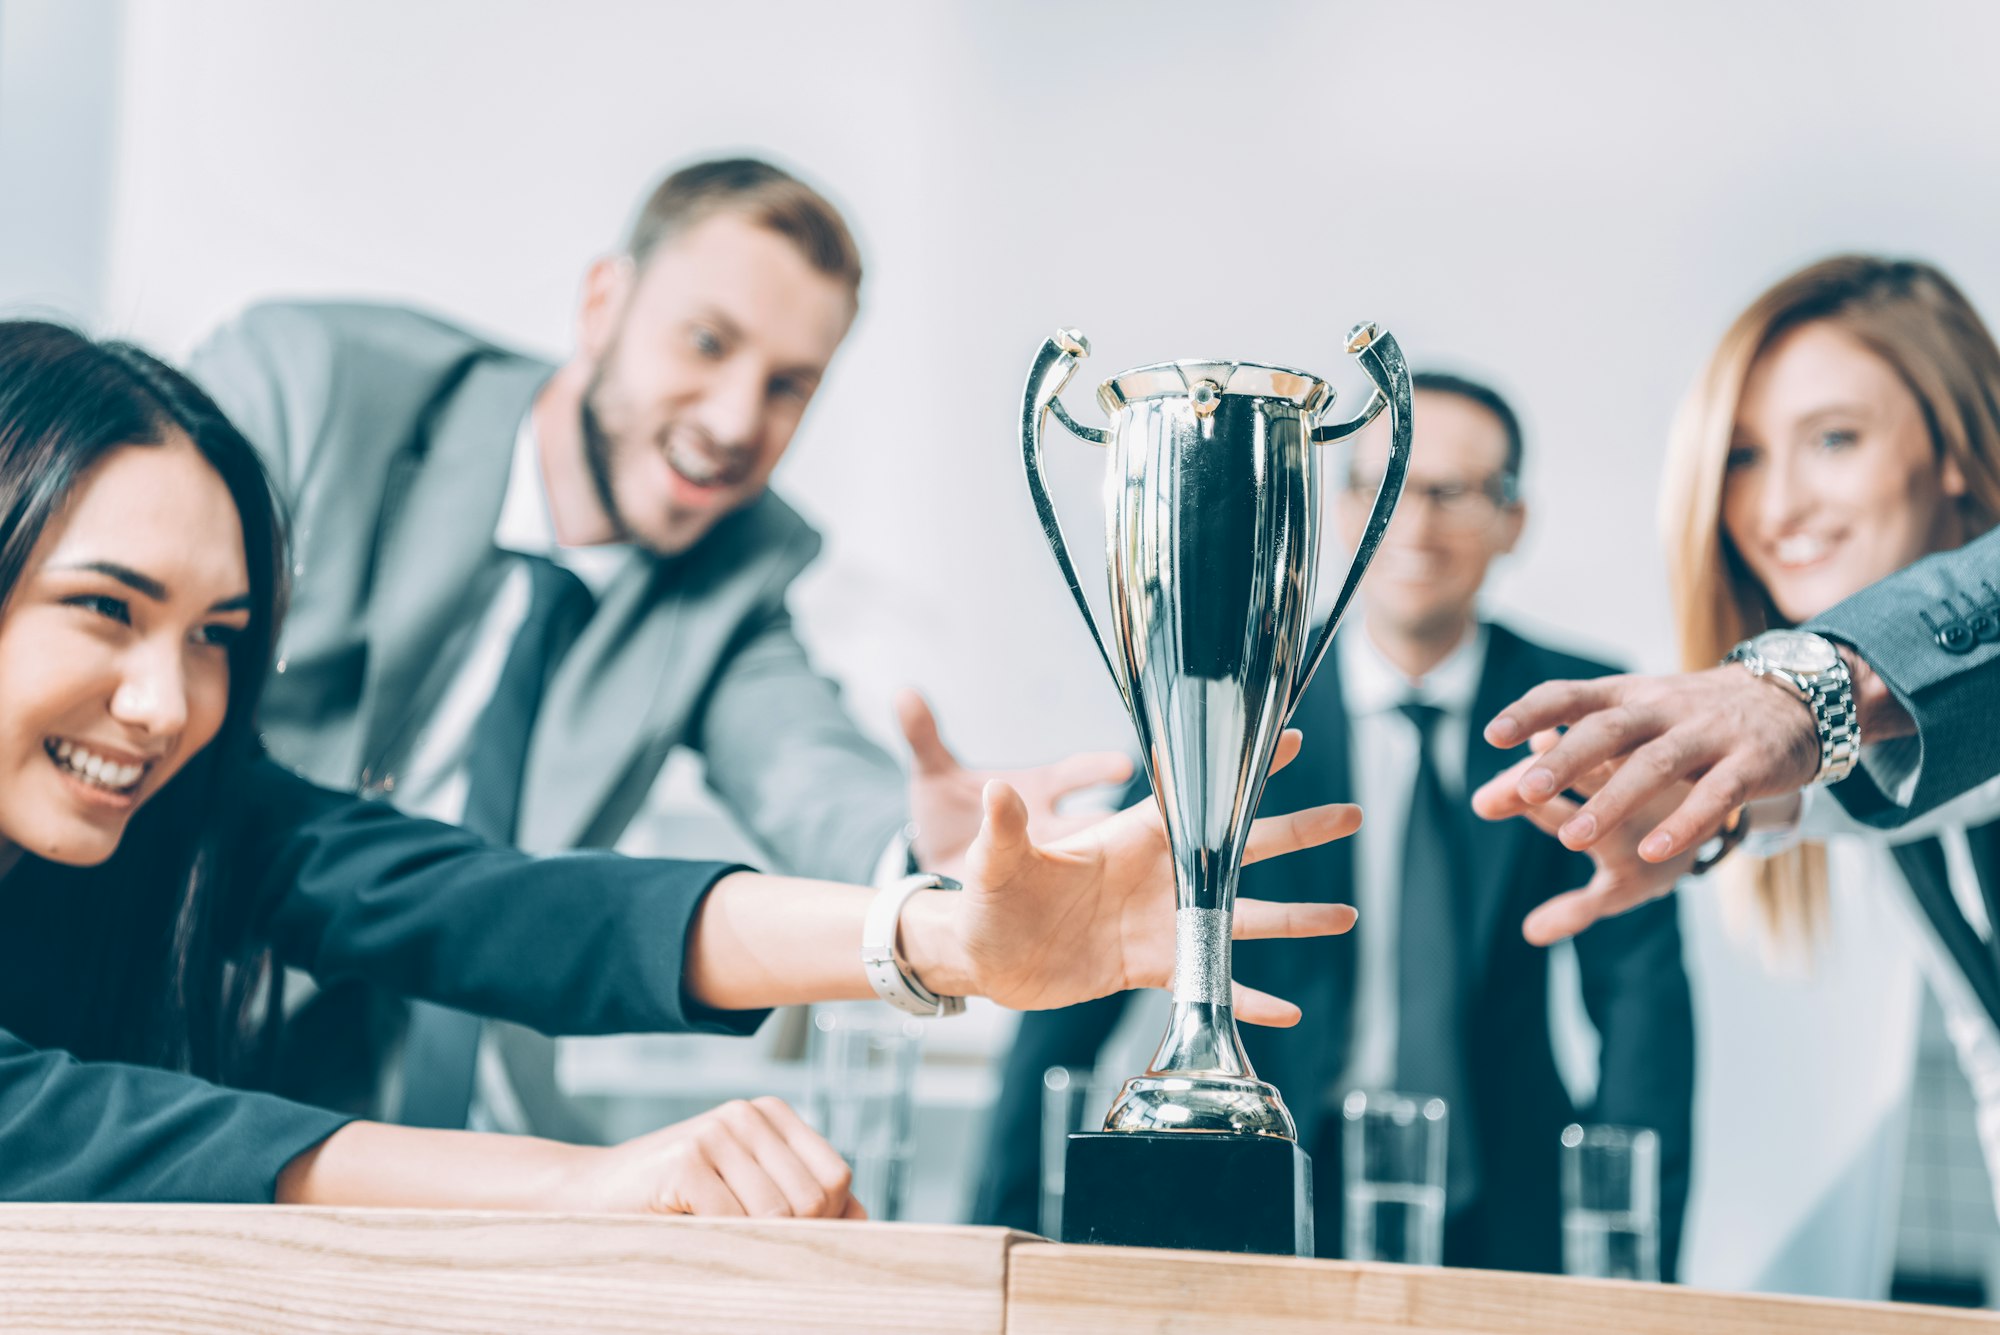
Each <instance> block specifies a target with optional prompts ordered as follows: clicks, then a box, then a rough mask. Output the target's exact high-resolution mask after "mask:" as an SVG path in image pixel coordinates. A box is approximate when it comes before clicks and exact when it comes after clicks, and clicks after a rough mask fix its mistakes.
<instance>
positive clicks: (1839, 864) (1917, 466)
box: [1662, 256, 2000, 1297]
mask: <svg viewBox="0 0 2000 1335" xmlns="http://www.w3.org/2000/svg"><path fill="white" fill-rule="evenodd" d="M1662 504H1663V517H1664V521H1665V532H1666V535H1667V546H1668V555H1669V560H1670V566H1669V574H1670V577H1671V587H1672V589H1673V592H1674V602H1675V612H1676V619H1677V621H1678V625H1679V630H1680V640H1681V649H1682V665H1683V666H1684V667H1686V668H1689V669H1693V668H1695V667H1697V666H1708V665H1710V664H1713V663H1715V662H1718V661H1720V659H1721V658H1722V656H1723V655H1724V654H1726V653H1728V652H1729V649H1730V648H1731V647H1732V646H1733V645H1735V644H1736V643H1737V642H1738V641H1739V640H1742V639H1745V638H1747V637H1749V636H1751V635H1755V634H1757V633H1758V632H1760V631H1762V630H1766V629H1768V628H1770V627H1773V626H1790V625H1798V624H1802V623H1805V622H1808V621H1810V620H1812V619H1813V618H1814V617H1816V616H1818V615H1819V614H1820V613H1822V612H1824V611H1826V610H1827V609H1828V608H1829V607H1832V606H1833V605H1834V604H1835V603H1838V602H1841V601H1842V600H1844V599H1846V598H1848V597H1850V596H1852V595H1853V594H1855V593H1858V592H1860V591H1861V590H1862V589H1863V588H1865V587H1866V586H1868V585H1870V584H1872V583H1874V582H1875V581H1877V580H1880V579H1883V578H1885V577H1887V576H1888V575H1890V574H1892V573H1894V572H1895V571H1897V570H1899V569H1901V568H1903V567H1904V566H1907V565H1909V564H1910V563H1911V562H1912V561H1915V560H1917V559H1918V558H1920V557H1923V556H1925V555H1928V554H1930V553H1932V552H1935V551H1943V550H1949V549H1952V548H1955V547H1957V546H1959V545H1960V544H1961V543H1963V542H1965V541H1966V540H1967V539H1968V538H1970V537H1973V536H1976V535H1978V534H1980V533H1984V532H1986V531H1988V530H1989V529H1991V528H1992V527H1993V525H1994V523H1995V521H1996V518H2000V348H1996V347H1995V346H1994V343H1993V338H1992V335H1991V334H1990V333H1988V332H1987V328H1986V326H1985V324H1984V323H1983V322H1982V321H1981V320H1980V318H1979V315H1978V313H1977V312H1976V311H1975V310H1974V309H1973V307H1972V304H1971V303H1970V302H1968V301H1967V300H1966V298H1965V296H1964V295H1963V294H1962V293H1961V292H1960V291H1959V289H1958V288H1957V287H1956V286H1955V285H1954V284H1953V283H1952V282H1951V280H1950V279H1948V278H1947V277H1945V275H1944V274H1943V273H1941V272H1939V271H1938V270H1937V269H1936V268H1934V267H1932V266H1930V265H1928V264H1924V263H1921V262H1917V261H1896V260H1886V259H1877V258H1874V257H1870V256H1844V257H1838V258H1834V259H1829V260H1825V261H1822V262H1820V263H1817V264H1814V265H1811V266H1809V267H1807V268H1805V269H1803V270H1801V271H1799V272H1797V273H1794V274H1791V275H1789V276H1788V277H1786V278H1785V279H1783V280H1782V281H1780V282H1779V283H1777V284H1776V285H1775V286H1773V287H1771V288H1770V289H1768V290H1767V291H1765V292H1764V293H1763V294H1761V295H1760V296H1759V297H1758V298H1757V299H1756V300H1755V301H1753V302H1751V303H1750V305H1749V306H1748V308H1747V309H1745V311H1744V312H1743V313H1742V314H1741V315H1740V316H1738V317H1737V319H1736V320H1735V321H1734V322H1733V323H1732V324H1731V325H1730V327H1729V329H1728V330H1727V332H1726V333H1724V335H1723V337H1722V339H1721V340H1720V342H1719V343H1718V344H1717V345H1716V347H1715V350H1714V352H1713V353H1712V354H1711V356H1710V358H1709V360H1708V363H1707V365H1706V366H1705V367H1704V368H1703V370H1702V373H1701V375H1700V377H1699V378H1698V380H1697V382H1696V385H1695V388H1694V389H1693V390H1692V391H1691V393H1690V395H1689V398H1688V400H1687V402H1686V404H1685V405H1684V407H1683V409H1682V411H1681V415H1680V417H1679V419H1678V422H1677V424H1676V426H1675V428H1674V432H1673V436H1672V445H1671V449H1670V452H1669V456H1668V463H1667V474H1666V485H1665V488H1664V493H1663V497H1662ZM1992 597H1993V598H1994V600H1995V601H2000V593H1996V594H1994V595H1992ZM1919 610H1921V609H1908V608H1906V609H1902V610H1900V611H1899V612H1898V613H1897V615H1899V616H1907V617H1913V618H1914V617H1916V616H1917V614H1918V611H1919ZM1948 657H1949V656H1948V655H1946V654H1945V653H1944V652H1943V651H1942V650H1941V649H1940V650H1939V658H1940V661H1945V660H1947V659H1948ZM1773 689H1781V688H1778V687H1777V686H1776V685H1775V684H1774V685H1773ZM1996 708H2000V706H1996ZM1809 794H1810V795H1809V797H1808V799H1807V801H1808V803H1809V805H1810V807H1811V808H1812V810H1811V811H1810V812H1806V813H1803V814H1804V816H1805V820H1804V822H1803V824H1802V823H1801V820H1800V817H1801V814H1802V813H1801V812H1800V810H1799V803H1798V799H1797V798H1792V799H1780V800H1778V801H1774V802H1770V803H1759V804H1757V807H1756V808H1755V809H1754V812H1753V815H1752V817H1751V822H1752V829H1753V831H1755V830H1761V831H1763V833H1762V834H1759V835H1756V836H1755V840H1756V842H1754V843H1753V844H1752V845H1751V847H1750V848H1749V849H1748V850H1747V851H1746V852H1745V853H1742V854H1739V855H1737V856H1735V857H1733V858H1731V859H1730V860H1728V861H1726V862H1724V863H1723V864H1722V866H1721V867H1720V868H1718V870H1717V871H1716V873H1715V876H1714V878H1713V879H1714V880H1715V881H1716V882H1717V883H1718V884H1717V886H1716V887H1715V888H1716V889H1718V890H1719V891H1720V892H1721V895H1722V898H1723V905H1724V908H1725V910H1726V911H1728V912H1730V913H1732V914H1733V916H1734V917H1735V920H1736V923H1737V925H1738V927H1739V929H1740V930H1742V931H1743V932H1744V933H1745V934H1746V935H1747V936H1750V937H1753V938H1754V939H1756V940H1757V942H1758V943H1759V945H1760V948H1761V949H1762V951H1763V954H1764V956H1765V958H1766V959H1767V960H1768V961H1769V962H1770V964H1771V965H1772V967H1773V970H1774V971H1775V973H1776V974H1777V975H1778V976H1779V977H1780V978H1783V979H1785V980H1787V981H1788V982H1789V983H1790V984H1791V986H1790V988H1789V989H1788V990H1789V992H1790V996H1789V997H1788V998H1786V999H1785V1000H1784V1001H1782V1002H1781V1003H1780V1004H1778V1005H1771V1006H1762V1007H1759V1008H1757V1009H1755V1010H1749V1011H1744V1012H1740V1013H1737V1014H1734V1015H1732V1016H1731V1017H1730V1020H1729V1022H1728V1023H1726V1024H1716V1025H1713V1026H1711V1029H1710V1031H1709V1032H1708V1033H1706V1034H1705V1035H1704V1039H1705V1044H1704V1048H1705V1050H1704V1065H1703V1072H1704V1077H1705V1078H1704V1080H1703V1082H1702V1083H1703V1089H1704V1094H1705V1097H1707V1098H1710V1099H1716V1100H1721V1101H1723V1102H1724V1103H1725V1104H1726V1105H1727V1107H1728V1109H1729V1110H1730V1113H1731V1114H1732V1115H1733V1114H1735V1113H1736V1112H1737V1111H1739V1110H1740V1109H1742V1108H1744V1107H1747V1106H1755V1107H1757V1108H1759V1109H1760V1110H1761V1114H1760V1116H1759V1117H1758V1118H1756V1119H1754V1121H1755V1125H1746V1126H1744V1127H1743V1128H1742V1129H1741V1131H1740V1132H1739V1134H1741V1135H1744V1136H1749V1137H1755V1138H1757V1139H1758V1140H1759V1141H1760V1142H1761V1151H1762V1152H1761V1153H1759V1154H1758V1155H1757V1156H1755V1158H1754V1159H1752V1160H1750V1161H1749V1162H1748V1163H1747V1164H1746V1165H1745V1168H1744V1173H1745V1177H1746V1181H1745V1183H1744V1185H1745V1186H1746V1188H1748V1200H1749V1201H1750V1202H1753V1204H1750V1205H1748V1206H1747V1207H1746V1208H1748V1209H1750V1210H1752V1211H1754V1212H1756V1213H1757V1214H1759V1215H1761V1216H1762V1217H1763V1219H1764V1221H1765V1225H1766V1228H1767V1229H1768V1230H1769V1231H1770V1232H1772V1233H1774V1234H1778V1235H1781V1236H1782V1235H1787V1234H1790V1235H1795V1236H1801V1237H1804V1236H1809V1237H1811V1238H1812V1239H1813V1245H1812V1247H1811V1249H1810V1251H1806V1250H1804V1249H1802V1250H1801V1252H1800V1253H1799V1255H1798V1256H1797V1257H1796V1259H1795V1261H1794V1264H1795V1265H1796V1266H1797V1267H1799V1273H1800V1280H1801V1282H1802V1283H1809V1284H1811V1285H1812V1286H1813V1287H1815V1288H1816V1289H1819V1290H1821V1291H1840V1290H1841V1289H1842V1288H1843V1287H1845V1288H1847V1290H1848V1291H1850V1292H1852V1293H1854V1295H1855V1296H1857V1297H1880V1296H1883V1295H1884V1294H1886V1293H1887V1292H1888V1290H1889V1287H1890V1284H1891V1282H1892V1277H1893V1274H1894V1270H1895V1265H1896V1253H1897V1226H1898V1219H1899V1213H1900V1204H1901V1202H1900V1200H1899V1197H1898V1195H1897V1193H1895V1192H1893V1191H1887V1190H1883V1189H1882V1182H1883V1180H1884V1179H1885V1178H1886V1179H1890V1180H1893V1177H1894V1176H1895V1175H1897V1174H1901V1173H1908V1174H1909V1175H1910V1176H1912V1177H1920V1176H1921V1175H1925V1174H1936V1175H1938V1176H1939V1177H1943V1178H1948V1179H1949V1180H1951V1181H1953V1182H1954V1183H1956V1186H1955V1187H1954V1188H1953V1189H1952V1192H1951V1196H1952V1198H1953V1199H1954V1200H1960V1199H1964V1197H1965V1196H1966V1195H1967V1194H1969V1193H1970V1192H1971V1191H1972V1189H1973V1187H1974V1186H1975V1184H1977V1185H1979V1186H1981V1187H1984V1188H1985V1192H1984V1194H1985V1195H1986V1196H1987V1197H1988V1198H1989V1199H1990V1198H1991V1197H1992V1195H1993V1192H1992V1189H1991V1182H1992V1177H1991V1175H1990V1168H1991V1166H1992V1165H1993V1164H1996V1163H2000V1029H1996V1027H1995V1026H1996V1022H2000V954H1996V953H1995V949H1996V948H1995V944H1994V935H1993V928H1992V923H1993V921H1994V916H1995V915H1994V906H1995V905H1996V904H2000V823H1996V818H2000V802H1996V800H1995V795H1994V791H1993V789H1992V786H1991V785H1988V786H1987V787H1986V788H1985V789H1983V790H1977V791H1975V792H1974V793H1972V794H1968V795H1967V798H1966V799H1962V800H1960V801H1958V802H1954V803H1947V804H1946V805H1945V806H1944V807H1942V808H1940V809H1939V810H1938V811H1937V812H1934V813H1932V814H1931V815H1930V816H1929V817H1928V818H1926V819H1924V820H1923V821H1921V822H1920V823H1918V824H1916V825H1913V826H1910V827H1906V828H1904V829H1902V830H1898V831H1894V832H1890V833H1888V834H1883V833H1880V832H1876V831H1872V830H1868V829H1867V828H1866V827H1864V826H1862V825H1860V824H1859V822H1856V821H1853V820H1851V819H1849V818H1847V817H1846V816H1845V813H1844V812H1843V811H1842V810H1841V808H1840V805H1839V803H1838V802H1837V801H1836V800H1834V798H1833V797H1832V796H1831V795H1830V794H1829V793H1828V792H1827V791H1826V790H1824V789H1819V790H1809ZM1758 854H1762V855H1763V856H1757V855H1758ZM1705 893H1707V888H1706V887H1704V888H1703V889H1699V890H1692V889H1691V890H1690V892H1689V895H1690V896H1693V895H1698V894H1705ZM1919 970H1920V971H1921V975H1922V978H1923V979H1924V980H1926V981H1927V982H1928V984H1929V988H1930V991H1931V993H1932V994H1933V995H1934V996H1935V998H1936V999H1937V1003H1938V1008H1939V1009H1938V1011H1937V1012H1936V1013H1935V1016H1934V1018H1933V1019H1932V1020H1931V1021H1930V1024H1929V1025H1928V1026H1926V1027H1927V1028H1929V1030H1930V1033H1931V1034H1933V1035H1936V1034H1937V1031H1938V1028H1939V1027H1941V1029H1942V1036H1943V1037H1945V1038H1947V1039H1948V1044H1940V1043H1938V1042H1937V1040H1936V1038H1935V1037H1933V1038H1932V1039H1931V1041H1930V1042H1929V1043H1923V1042H1921V1041H1920V1035H1921V1033H1922V1031H1921V1030H1920V1028H1919V1015H1920V1010H1919V1002H1920V1000H1921V994H1920V990H1919V984H1918V982H1917V979H1916V978H1915V977H1914V976H1912V975H1913V974H1914V973H1915V972H1917V971H1919ZM1855 975H1862V976H1868V977H1872V978H1875V979H1876V980H1877V981H1878V982H1879V983H1881V984H1882V987H1881V989H1880V991H1879V992H1878V993H1877V994H1876V995H1875V996H1874V997H1873V998H1872V999H1871V1000H1870V1002H1869V1003H1868V1004H1867V1005H1865V1006H1860V1005H1857V1006H1848V1005H1841V1004H1839V1000H1838V998H1834V997H1828V996H1824V995H1822V996H1814V995H1813V994H1814V993H1815V992H1819V991H1820V989H1819V988H1817V987H1816V986H1815V982H1816V980H1818V979H1823V978H1829V977H1852V976H1855ZM1828 1001H1832V1002H1833V1003H1834V1004H1831V1005H1828V1004H1823V1003H1825V1002H1828ZM1938 1017H1941V1020H1942V1025H1941V1026H1939V1025H1938V1023H1937V1018H1938ZM1709 1044H1712V1045H1713V1046H1712V1048H1711V1047H1708V1045H1709ZM1779 1054H1784V1056H1785V1058H1786V1059H1785V1060H1782V1061H1780V1060H1777V1057H1778V1055H1779ZM1809 1054H1816V1055H1817V1057H1816V1060H1815V1061H1814V1062H1813V1063H1812V1064H1810V1065H1809V1064H1808V1061H1807V1058H1808V1055H1809ZM1954 1056H1955V1058H1956V1064H1957V1066H1958V1068H1959V1070H1960V1071H1961V1072H1962V1074H1963V1076H1964V1078H1965V1083H1964V1085H1963V1086H1961V1087H1962V1088H1966V1089H1969V1090H1970V1091H1971V1092H1972V1094H1973V1096H1974V1097H1975V1099H1976V1103H1977V1115H1976V1118H1975V1125H1976V1126H1977V1128H1978V1130H1979V1138H1980V1140H1981V1141H1982V1142H1983V1148H1984V1153H1985V1159H1986V1166H1987V1168H1988V1170H1989V1171H1987V1172H1981V1171H1979V1165H1978V1164H1977V1163H1976V1162H1973V1163H1968V1162H1966V1160H1965V1157H1964V1151H1963V1149H1962V1148H1954V1146H1955V1145H1957V1144H1962V1141H1961V1140H1958V1139H1957V1138H1947V1137H1946V1136H1944V1135H1941V1134H1939V1131H1940V1130H1941V1129H1942V1128H1938V1127H1923V1126H1920V1127H1919V1128H1918V1131H1919V1134H1917V1135H1916V1136H1913V1137H1912V1138H1911V1141H1910V1148H1909V1153H1908V1156H1907V1157H1906V1155H1905V1153H1904V1149H1903V1146H1902V1145H1900V1144H1898V1143H1897V1142H1896V1141H1895V1140H1893V1139H1890V1140H1887V1141H1884V1140H1881V1139H1879V1138H1878V1137H1876V1136H1875V1135H1874V1130H1875V1127H1876V1126H1877V1125H1878V1123H1879V1121H1880V1120H1881V1118H1882V1117H1883V1116H1884V1112H1885V1106H1886V1107H1888V1108H1898V1107H1899V1105H1900V1104H1901V1103H1902V1101H1903V1098H1904V1096H1905V1093H1904V1092H1905V1091H1907V1090H1909V1089H1910V1087H1911V1084H1912V1081H1913V1080H1915V1079H1916V1078H1918V1073H1919V1072H1921V1073H1922V1079H1923V1080H1924V1081H1925V1082H1927V1083H1929V1084H1932V1085H1937V1086H1942V1085H1943V1083H1944V1082H1943V1077H1945V1076H1947V1075H1949V1074H1950V1072H1949V1070H1948V1065H1949V1063H1951V1061H1952V1058H1953V1057H1954ZM1892 1100H1893V1102H1892ZM1921 1115H1922V1114H1921V1113H1920V1116H1921ZM1843 1161H1844V1162H1846V1163H1848V1164H1849V1165H1850V1170H1849V1172H1848V1173H1847V1174H1846V1175H1845V1176H1844V1177H1843V1179H1842V1180H1841V1182H1840V1183H1839V1185H1838V1187H1837V1189H1836V1190H1835V1191H1834V1192H1833V1193H1831V1194H1829V1193H1828V1191H1827V1190H1826V1188H1825V1185H1824V1183H1823V1182H1821V1181H1820V1180H1819V1179H1818V1175H1817V1174H1816V1173H1815V1172H1814V1168H1815V1167H1816V1166H1817V1165H1819V1164H1823V1163H1826V1162H1843ZM1989 1209H1990V1206H1989Z"/></svg>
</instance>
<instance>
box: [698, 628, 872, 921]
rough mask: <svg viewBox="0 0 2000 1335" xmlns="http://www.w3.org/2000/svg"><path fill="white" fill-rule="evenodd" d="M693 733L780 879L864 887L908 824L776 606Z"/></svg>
mask: <svg viewBox="0 0 2000 1335" xmlns="http://www.w3.org/2000/svg"><path fill="white" fill-rule="evenodd" d="M699 728H700V731H699V735H698V736H697V737H696V738H695V745H696V746H697V747H698V748H699V749H700V751H701V753H702V755H703V757H704V759H705V760H706V762H707V765H708V782H709V785H710V786H711V787H713V788H714V789H715V791H716V792H717V793H718V794H720V795H721V797H722V799H723V800H724V801H725V802H726V803H728V805H729V807H730V808H731V809H732V810H733V811H735V812H736V813H737V814H738V816H739V817H740V818H741V819H742V820H743V821H744V823H745V824H746V825H747V826H748V827H749V829H750V832H751V833H752V834H753V835H754V836H755V837H756V838H757V840H758V842H759V843H760V844H761V845H762V846H763V847H764V848H766V849H768V850H769V851H770V853H771V856H772V858H773V859H774V860H775V861H776V863H777V865H778V867H779V868H780V869H782V870H784V871H786V872H789V873H791V874H793V875H796V876H817V877H823V878H825V879H828V880H836V881H851V882H855V883H858V884H863V885H865V884H867V883H868V882H869V881H871V880H873V879H874V876H875V868H876V865H877V864H878V863H879V862H880V861H881V858H882V854H883V852H884V850H886V849H887V848H888V846H889V841H890V840H891V839H893V838H895V837H896V834H897V832H898V831H900V830H901V829H902V827H903V824H904V822H906V821H907V820H908V819H909V817H908V815H907V811H908V797H907V792H906V789H905V786H904V780H903V773H902V770H901V769H900V768H899V767H898V766H897V764H896V762H895V761H893V760H891V759H890V758H889V756H888V755H887V753H885V752H884V751H883V750H882V748H880V747H879V746H876V745H875V743H873V742H871V741H870V740H868V738H867V737H866V736H864V735H863V734H862V732H861V729H860V728H859V727H857V726H856V725H855V723H854V720H853V719H851V718H849V717H848V715H847V711H846V710H845V709H843V708H842V707H841V703H840V692H839V690H838V688H836V687H835V686H834V684H833V683H832V682H831V681H828V680H827V679H826V678H825V677H823V676H821V675H820V674H819V673H818V672H816V671H815V670H814V669H813V665H812V662H811V660H810V659H809V658H808V657H807V656H806V649H805V646H804V645H803V644H801V643H800V642H799V638H798V635H797V634H796V633H794V631H793V629H792V619H791V615H790V614H789V613H788V612H787V611H786V610H785V607H784V605H783V603H782V602H778V603H777V604H776V605H775V606H772V607H770V608H769V609H768V610H767V611H766V612H765V613H764V614H763V615H762V616H760V617H757V618H754V619H752V620H751V621H749V622H746V624H745V627H744V629H743V631H742V632H740V633H739V635H738V638H737V642H736V645H735V647H734V648H733V650H732V652H731V654H730V656H729V659H728V662H727V664H726V666H725V667H724V668H723V670H722V672H721V673H720V675H719V676H718V678H717V679H716V682H715V685H714V686H713V688H712V689H711V693H710V695H709V698H708V700H707V702H706V704H705V706H704V707H703V709H702V711H701V718H700V725H699Z"/></svg>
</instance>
